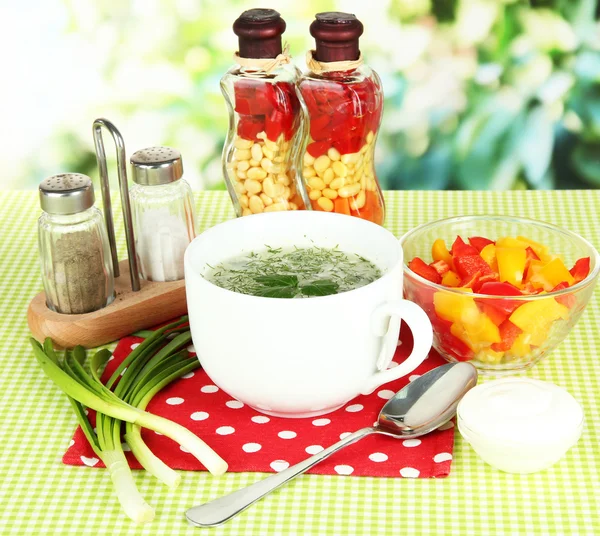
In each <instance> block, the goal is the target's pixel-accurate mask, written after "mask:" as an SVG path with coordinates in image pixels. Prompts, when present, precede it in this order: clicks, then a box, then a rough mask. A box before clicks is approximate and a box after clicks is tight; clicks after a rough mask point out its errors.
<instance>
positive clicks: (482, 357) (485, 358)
mask: <svg viewBox="0 0 600 536" xmlns="http://www.w3.org/2000/svg"><path fill="white" fill-rule="evenodd" d="M503 357H504V352H496V351H495V350H492V349H491V348H486V349H484V350H481V351H480V352H478V353H477V355H476V356H475V359H477V360H478V361H481V362H482V363H490V364H492V365H495V364H497V363H500V362H501V361H502V358H503Z"/></svg>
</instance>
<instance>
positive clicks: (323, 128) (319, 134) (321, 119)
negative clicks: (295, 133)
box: [310, 114, 331, 141]
mask: <svg viewBox="0 0 600 536" xmlns="http://www.w3.org/2000/svg"><path fill="white" fill-rule="evenodd" d="M330 121H331V116H329V115H325V114H323V115H317V116H316V117H311V118H310V136H311V138H312V139H313V140H315V141H323V140H325V139H327V137H328V136H329V132H328V127H329V123H330Z"/></svg>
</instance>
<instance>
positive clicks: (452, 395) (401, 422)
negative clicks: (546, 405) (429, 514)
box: [186, 362, 477, 527]
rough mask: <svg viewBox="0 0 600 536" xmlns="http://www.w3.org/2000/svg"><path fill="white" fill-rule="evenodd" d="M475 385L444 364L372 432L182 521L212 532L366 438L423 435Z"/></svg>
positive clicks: (468, 372) (387, 408)
mask: <svg viewBox="0 0 600 536" xmlns="http://www.w3.org/2000/svg"><path fill="white" fill-rule="evenodd" d="M476 384H477V369H476V368H475V367H474V366H473V365H471V364H470V363H464V362H463V363H448V364H446V365H442V366H440V367H437V368H434V369H432V370H430V371H429V372H427V373H426V374H423V375H422V376H419V377H418V378H416V379H415V380H414V381H412V382H410V383H409V384H408V385H406V386H405V387H404V388H402V389H401V390H400V391H398V392H397V393H396V394H395V395H394V396H393V397H392V398H390V400H388V401H387V402H386V404H385V405H384V406H383V408H382V409H381V412H380V413H379V417H378V418H377V422H376V423H375V425H374V426H368V427H366V428H361V429H360V430H357V431H356V432H354V433H352V434H350V435H349V436H347V437H345V438H344V439H342V440H341V441H338V442H337V443H335V444H334V445H331V446H330V447H328V448H326V449H325V450H322V451H321V452H319V453H318V454H315V455H314V456H311V457H310V458H308V459H306V460H304V461H302V462H300V463H297V464H296V465H293V466H292V467H289V468H287V469H285V470H284V471H281V472H280V473H276V474H274V475H271V476H269V477H267V478H265V479H264V480H260V481H258V482H256V483H254V484H252V485H250V486H247V487H245V488H242V489H239V490H237V491H234V492H232V493H230V494H229V495H225V496H223V497H219V498H218V499H215V500H213V501H210V502H207V503H204V504H201V505H198V506H194V507H192V508H190V509H189V510H188V511H187V512H186V518H187V520H188V521H189V522H190V523H191V524H192V525H196V526H198V527H214V526H216V525H220V524H222V523H225V522H226V521H229V520H230V519H232V518H233V517H234V516H236V515H237V514H239V513H240V512H243V511H244V510H245V509H246V508H248V507H249V506H251V505H252V504H254V503H255V502H257V501H259V500H260V499H262V498H263V497H265V496H266V495H268V494H269V493H271V492H272V491H274V490H276V489H277V488H279V487H281V486H283V484H285V483H286V482H289V481H290V480H292V479H293V478H295V477H296V476H298V475H300V474H302V473H304V472H305V471H307V470H308V469H310V468H311V467H313V466H314V465H316V464H317V463H319V462H320V461H322V460H324V459H325V458H327V457H329V456H330V455H331V454H333V453H335V452H337V451H339V450H341V449H342V448H344V447H346V446H347V445H350V444H352V443H355V442H356V441H358V440H359V439H362V438H363V437H365V436H367V435H370V434H384V435H386V436H390V437H394V438H397V439H413V438H416V437H420V436H423V435H425V434H428V433H429V432H431V431H433V430H435V429H436V428H439V427H440V426H441V425H442V424H445V423H446V422H448V421H449V420H450V419H451V418H452V417H453V416H454V414H455V413H456V407H457V406H458V403H459V402H460V400H461V399H462V397H463V396H464V395H465V394H466V393H467V391H469V390H470V389H471V388H473V387H475V385H476Z"/></svg>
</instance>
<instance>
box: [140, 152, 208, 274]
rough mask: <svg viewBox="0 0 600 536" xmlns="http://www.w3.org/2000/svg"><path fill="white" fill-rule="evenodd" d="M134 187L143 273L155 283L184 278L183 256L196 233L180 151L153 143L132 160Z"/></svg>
mask: <svg viewBox="0 0 600 536" xmlns="http://www.w3.org/2000/svg"><path fill="white" fill-rule="evenodd" d="M130 162H131V169H132V173H133V182H134V184H133V186H132V187H131V189H130V190H129V196H130V199H131V210H132V215H133V232H134V236H135V248H136V253H137V258H138V265H139V272H140V277H142V278H143V279H147V280H150V281H177V280H179V279H183V276H184V272H183V254H184V252H185V249H186V247H187V246H188V244H189V243H190V242H191V241H192V240H193V239H194V237H195V236H196V224H195V216H194V201H193V197H192V190H191V188H190V186H189V184H188V183H187V182H186V181H185V180H184V179H183V178H182V176H183V163H182V159H181V154H180V153H179V151H177V150H176V149H171V148H170V147H150V148H148V149H142V150H140V151H137V152H135V153H134V154H133V155H132V156H131V159H130Z"/></svg>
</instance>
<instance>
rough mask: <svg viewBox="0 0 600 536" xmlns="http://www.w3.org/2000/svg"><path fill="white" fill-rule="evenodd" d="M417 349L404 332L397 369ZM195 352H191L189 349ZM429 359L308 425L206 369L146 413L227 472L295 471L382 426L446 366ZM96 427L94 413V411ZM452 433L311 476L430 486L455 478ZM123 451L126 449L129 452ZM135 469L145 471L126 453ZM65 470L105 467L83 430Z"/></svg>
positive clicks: (363, 449) (193, 467)
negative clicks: (192, 437)
mask: <svg viewBox="0 0 600 536" xmlns="http://www.w3.org/2000/svg"><path fill="white" fill-rule="evenodd" d="M140 342H142V339H140V338H136V337H126V338H124V339H122V340H121V341H119V343H118V345H117V348H116V350H115V353H114V358H112V359H111V361H109V362H108V364H107V367H106V370H105V372H104V375H103V378H102V379H103V381H105V380H107V379H108V378H109V376H110V375H111V374H112V373H113V371H114V370H115V368H116V367H117V365H118V364H119V363H120V362H121V361H122V360H123V359H124V358H125V357H126V356H127V355H128V354H129V352H131V349H132V347H133V348H135V346H136V345H137V344H139V343H140ZM411 348H412V338H411V336H410V331H409V330H408V329H407V328H406V326H403V328H402V337H401V342H400V343H399V346H398V349H397V351H396V355H395V357H394V362H393V363H392V364H391V366H395V363H396V362H401V361H402V360H403V359H404V358H405V357H406V356H407V355H408V353H409V351H410V349H411ZM189 350H190V351H193V347H190V348H189ZM444 362H445V361H444V360H443V359H442V358H441V357H440V356H439V355H438V354H437V353H436V352H434V351H432V352H431V353H430V355H429V357H428V358H427V359H425V361H424V362H423V363H422V364H421V366H420V367H419V368H418V369H417V370H415V371H414V372H413V373H412V374H411V375H410V376H409V377H407V378H401V379H400V380H397V381H395V382H391V383H389V384H386V385H384V386H382V387H380V388H378V389H377V390H376V391H374V392H373V393H372V394H370V395H368V396H362V395H361V396H357V397H356V398H355V399H353V400H351V401H350V402H348V404H346V405H345V406H344V407H342V408H341V409H339V410H337V411H335V412H333V413H329V414H327V415H323V416H321V417H313V418H307V419H286V418H281V417H270V416H267V415H263V414H261V413H259V412H257V411H255V410H253V409H251V408H249V407H248V406H245V405H244V404H242V403H241V402H239V401H237V400H234V399H233V398H232V397H231V396H229V395H228V394H227V393H225V392H224V391H222V390H220V389H219V388H218V387H217V386H216V385H214V384H213V382H212V381H211V379H210V378H209V377H208V376H207V374H206V373H205V372H204V371H203V370H202V369H197V370H196V371H194V372H191V373H189V374H187V375H186V376H184V377H182V378H181V379H179V380H177V381H176V382H174V383H172V384H171V385H169V386H168V387H166V388H165V389H163V390H162V391H161V392H160V393H158V394H157V395H156V396H155V397H154V399H153V400H152V401H151V402H150V404H149V405H148V408H147V410H148V411H150V412H152V413H156V414H158V415H162V416H163V417H167V418H169V419H171V420H174V421H177V422H179V423H181V424H182V425H184V426H186V427H187V428H189V429H190V430H191V431H193V432H194V433H195V434H197V435H198V436H199V437H201V438H202V439H203V440H204V441H206V443H208V445H210V446H211V447H212V448H213V449H214V450H215V451H216V452H217V453H218V454H220V455H221V456H222V457H223V458H224V459H225V461H227V463H228V464H229V471H233V472H241V471H257V472H267V473H268V472H276V471H281V470H283V469H285V468H287V467H288V466H290V465H293V464H295V463H298V462H300V461H302V460H304V459H305V458H307V457H308V456H310V455H312V454H315V453H317V452H319V451H320V450H322V449H323V448H326V447H328V446H329V445H332V444H333V443H336V442H337V441H339V439H340V438H341V437H344V436H345V435H347V434H349V433H351V432H354V431H356V430H358V429H360V428H363V427H365V426H369V425H371V424H373V423H374V422H375V421H376V420H377V415H378V414H379V411H380V410H381V408H382V407H383V405H384V404H385V402H386V401H387V400H388V399H389V398H390V397H391V396H392V395H393V394H394V393H395V392H396V391H398V390H399V389H401V388H402V387H403V386H404V385H406V383H408V382H409V381H410V380H412V379H414V378H415V377H416V376H418V375H420V374H423V373H425V372H427V371H428V370H430V369H432V368H434V367H436V366H439V365H442V364H444ZM90 420H91V422H92V423H94V420H95V416H94V412H93V411H90ZM453 427H454V425H453V423H452V422H450V423H448V424H446V425H445V426H443V427H442V429H440V430H438V431H435V432H432V433H431V434H428V435H427V436H424V437H422V438H420V439H407V440H401V439H394V438H391V437H386V436H383V435H371V436H368V437H366V438H364V439H362V440H361V441H359V442H357V443H355V444H353V445H350V446H348V447H346V448H345V449H343V450H342V451H340V452H339V453H336V454H334V455H332V456H331V457H330V458H329V459H327V460H325V461H323V462H321V463H320V464H317V465H316V466H315V467H313V468H312V469H311V470H310V471H309V473H315V474H321V475H355V476H378V477H405V478H430V477H444V476H447V475H448V474H449V473H450V464H451V460H452V448H453V444H454V429H453ZM142 436H143V438H144V440H145V441H146V443H147V445H148V446H149V447H150V449H151V450H152V451H153V452H154V453H155V454H156V455H157V456H159V457H160V458H161V459H162V460H163V461H164V462H165V463H166V464H167V465H169V466H170V467H172V468H174V469H186V470H190V471H198V470H204V467H203V466H202V464H200V462H198V461H197V460H196V458H194V457H193V456H192V455H191V454H189V453H187V452H186V451H183V450H181V449H180V448H179V445H177V444H176V443H175V442H173V441H171V440H170V439H169V438H167V437H164V436H161V435H159V434H157V433H155V432H153V431H151V430H144V431H143V432H142ZM125 450H127V447H126V445H125ZM126 455H127V458H128V460H129V464H130V466H131V467H132V468H135V469H140V468H141V466H140V464H139V463H138V462H137V460H136V459H135V458H134V457H133V455H132V454H131V453H130V452H126ZM63 462H64V463H65V464H68V465H87V466H91V467H103V465H102V462H101V461H100V460H98V458H97V457H96V456H95V454H94V451H93V450H92V448H91V447H90V445H89V444H88V442H87V440H86V438H85V436H84V435H83V432H82V431H81V429H80V428H78V429H77V430H76V432H75V435H74V437H73V440H72V441H71V445H70V446H69V448H68V450H67V451H66V453H65V454H64V456H63Z"/></svg>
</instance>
